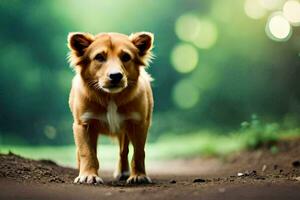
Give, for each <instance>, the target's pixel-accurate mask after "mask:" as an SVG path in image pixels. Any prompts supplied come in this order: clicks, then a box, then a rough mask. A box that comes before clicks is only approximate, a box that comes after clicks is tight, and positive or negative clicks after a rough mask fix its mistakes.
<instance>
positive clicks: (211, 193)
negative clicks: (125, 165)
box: [0, 140, 300, 200]
mask: <svg viewBox="0 0 300 200" xmlns="http://www.w3.org/2000/svg"><path fill="white" fill-rule="evenodd" d="M277 146H278V149H279V152H278V153H276V154H274V153H271V152H270V151H269V150H268V148H267V147H265V148H262V149H261V150H258V151H252V152H243V153H240V154H236V155H232V156H230V157H227V158H223V159H217V158H195V159H192V160H191V159H189V160H173V161H166V162H160V163H157V167H156V168H155V169H152V170H150V171H149V175H150V176H151V178H152V180H153V182H154V183H153V184H151V185H139V186H136V185H126V184H125V182H116V181H114V180H113V179H112V175H111V174H112V173H111V172H102V178H103V179H104V181H105V184H104V185H99V186H87V185H74V184H73V183H72V181H73V179H74V177H76V175H77V170H75V169H71V168H64V167H61V166H58V165H56V164H55V163H53V162H51V161H47V160H43V161H34V160H28V159H24V158H22V157H19V156H16V155H14V154H9V155H0V188H1V189H0V199H80V200H84V199H103V198H107V199H108V198H109V199H205V200H209V199H211V200H215V199H222V200H223V199H230V200H235V199H243V200H247V199H272V200H277V199H289V200H291V199H297V200H298V199H300V140H290V141H283V142H280V143H279V144H278V145H277Z"/></svg>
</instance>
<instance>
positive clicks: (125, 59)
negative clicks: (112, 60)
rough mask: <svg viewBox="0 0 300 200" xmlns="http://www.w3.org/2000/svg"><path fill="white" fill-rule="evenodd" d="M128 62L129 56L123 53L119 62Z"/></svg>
mask: <svg viewBox="0 0 300 200" xmlns="http://www.w3.org/2000/svg"><path fill="white" fill-rule="evenodd" d="M129 60H131V56H130V55H129V54H128V53H123V54H122V55H121V61H122V62H128V61H129Z"/></svg>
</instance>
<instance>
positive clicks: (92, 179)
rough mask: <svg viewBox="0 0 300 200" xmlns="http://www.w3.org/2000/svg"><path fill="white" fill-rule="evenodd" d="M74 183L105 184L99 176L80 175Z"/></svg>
mask: <svg viewBox="0 0 300 200" xmlns="http://www.w3.org/2000/svg"><path fill="white" fill-rule="evenodd" d="M74 183H77V184H82V183H86V184H94V185H98V184H103V180H102V178H100V177H99V176H97V175H79V176H78V177H77V178H75V180H74Z"/></svg>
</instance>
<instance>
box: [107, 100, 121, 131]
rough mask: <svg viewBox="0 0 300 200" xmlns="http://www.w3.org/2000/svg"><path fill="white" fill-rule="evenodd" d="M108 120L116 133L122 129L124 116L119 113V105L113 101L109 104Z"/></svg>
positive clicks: (110, 127)
mask: <svg viewBox="0 0 300 200" xmlns="http://www.w3.org/2000/svg"><path fill="white" fill-rule="evenodd" d="M106 120H107V123H108V126H109V129H110V131H111V132H113V133H115V132H117V131H118V130H120V125H121V123H122V122H123V120H124V116H123V115H121V114H120V113H118V107H117V105H116V104H115V102H113V101H111V102H109V104H108V106H107V113H106Z"/></svg>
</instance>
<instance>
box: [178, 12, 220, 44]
mask: <svg viewBox="0 0 300 200" xmlns="http://www.w3.org/2000/svg"><path fill="white" fill-rule="evenodd" d="M175 32H176V35H177V36H178V38H179V39H181V40H183V41H186V42H191V43H193V44H195V45H196V46H197V47H198V48H203V49H208V48H210V47H212V46H213V45H214V44H215V43H216V41H217V37H218V30H217V27H216V25H215V24H214V23H213V22H212V21H211V20H209V19H206V18H198V17H197V16H196V15H194V14H190V13H188V14H184V15H182V16H180V17H179V18H178V20H177V21H176V24H175Z"/></svg>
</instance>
